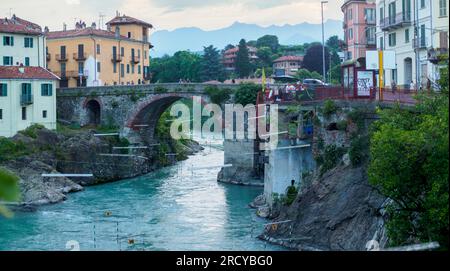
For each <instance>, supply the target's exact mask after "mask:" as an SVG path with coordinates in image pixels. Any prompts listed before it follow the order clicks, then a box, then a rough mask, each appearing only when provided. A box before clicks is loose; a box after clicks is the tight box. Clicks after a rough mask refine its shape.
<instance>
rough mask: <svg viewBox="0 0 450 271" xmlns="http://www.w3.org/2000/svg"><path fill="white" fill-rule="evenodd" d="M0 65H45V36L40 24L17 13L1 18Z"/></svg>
mask: <svg viewBox="0 0 450 271" xmlns="http://www.w3.org/2000/svg"><path fill="white" fill-rule="evenodd" d="M0 36H1V40H0V65H2V66H19V65H24V66H39V67H45V65H46V58H45V47H46V42H45V36H44V34H43V32H42V29H41V27H40V26H39V25H37V24H34V23H32V22H28V21H26V20H23V19H21V18H19V17H17V16H16V15H13V16H12V17H11V18H4V19H0Z"/></svg>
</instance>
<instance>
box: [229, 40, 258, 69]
mask: <svg viewBox="0 0 450 271" xmlns="http://www.w3.org/2000/svg"><path fill="white" fill-rule="evenodd" d="M247 48H248V57H249V58H250V61H256V60H257V59H258V56H257V55H256V53H257V52H258V49H257V48H255V47H252V46H247ZM238 52H239V46H236V47H234V48H231V49H228V50H226V51H225V52H224V53H223V65H224V67H225V70H226V71H229V72H234V71H235V70H236V58H237V53H238Z"/></svg>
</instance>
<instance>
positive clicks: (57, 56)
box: [55, 54, 68, 61]
mask: <svg viewBox="0 0 450 271" xmlns="http://www.w3.org/2000/svg"><path fill="white" fill-rule="evenodd" d="M55 58H56V60H57V61H67V60H68V59H67V54H64V55H61V54H57V55H55Z"/></svg>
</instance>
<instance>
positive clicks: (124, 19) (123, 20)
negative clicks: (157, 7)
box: [106, 15, 153, 28]
mask: <svg viewBox="0 0 450 271" xmlns="http://www.w3.org/2000/svg"><path fill="white" fill-rule="evenodd" d="M106 24H107V25H124V24H137V25H142V26H146V27H149V28H153V25H152V24H150V23H147V22H144V21H142V20H139V19H136V18H133V17H130V16H125V15H123V16H116V17H115V18H114V19H112V20H111V21H109V22H107V23H106Z"/></svg>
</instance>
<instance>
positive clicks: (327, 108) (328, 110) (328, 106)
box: [322, 99, 338, 117]
mask: <svg viewBox="0 0 450 271" xmlns="http://www.w3.org/2000/svg"><path fill="white" fill-rule="evenodd" d="M337 110H338V107H337V106H336V103H335V102H334V101H333V100H330V99H328V100H326V101H325V102H324V103H323V108H322V113H323V115H324V116H325V117H329V116H331V115H332V114H334V113H336V112H337Z"/></svg>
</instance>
